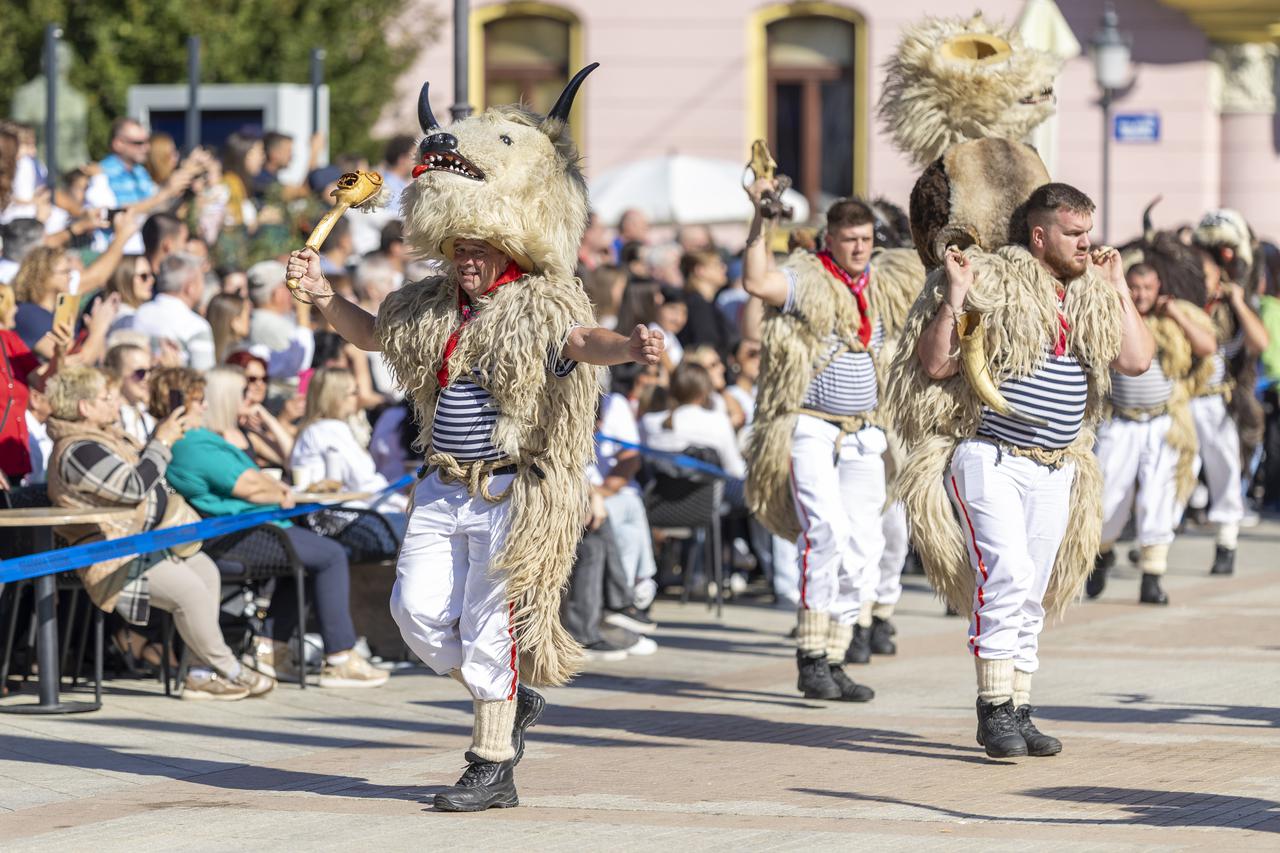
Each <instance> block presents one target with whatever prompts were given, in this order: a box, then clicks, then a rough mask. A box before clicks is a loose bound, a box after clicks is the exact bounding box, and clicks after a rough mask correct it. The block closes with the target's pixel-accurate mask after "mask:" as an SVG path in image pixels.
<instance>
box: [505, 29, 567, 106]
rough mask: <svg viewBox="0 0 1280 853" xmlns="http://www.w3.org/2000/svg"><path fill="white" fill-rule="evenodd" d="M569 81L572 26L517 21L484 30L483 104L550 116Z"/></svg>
mask: <svg viewBox="0 0 1280 853" xmlns="http://www.w3.org/2000/svg"><path fill="white" fill-rule="evenodd" d="M568 81H569V24H568V23H567V22H565V21H558V20H555V19H552V18H547V17H542V16H538V15H513V16H510V17H506V18H500V19H498V20H496V21H490V22H489V23H487V24H485V27H484V102H485V103H486V104H515V103H523V104H527V105H529V106H531V107H533V108H534V109H537V110H543V111H545V110H549V109H551V105H552V104H554V103H555V100H556V98H557V97H558V96H559V94H560V91H561V90H562V89H563V88H564V86H565V84H566V83H567V82H568Z"/></svg>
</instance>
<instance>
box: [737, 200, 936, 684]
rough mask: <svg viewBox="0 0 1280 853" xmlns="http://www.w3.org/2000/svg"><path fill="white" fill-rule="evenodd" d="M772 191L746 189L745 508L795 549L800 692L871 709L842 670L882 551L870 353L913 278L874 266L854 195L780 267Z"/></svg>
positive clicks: (869, 228) (863, 208)
mask: <svg viewBox="0 0 1280 853" xmlns="http://www.w3.org/2000/svg"><path fill="white" fill-rule="evenodd" d="M768 190H776V183H774V182H773V181H772V179H760V180H758V181H756V182H755V184H753V185H752V187H751V188H750V189H749V190H748V194H749V195H750V196H751V198H752V201H753V202H754V203H755V205H756V215H755V220H754V221H753V223H752V226H751V234H752V235H753V238H752V239H750V240H749V242H748V244H747V249H746V253H745V257H744V261H743V285H744V286H745V288H746V290H747V292H748V293H750V294H751V295H752V296H753V297H756V298H758V299H760V300H761V301H762V302H763V303H764V305H765V306H766V316H765V320H764V322H763V324H762V325H763V332H762V344H763V363H762V367H761V376H760V390H759V395H758V397H757V403H756V418H755V422H754V427H753V430H752V435H751V442H750V445H749V447H748V451H747V456H748V460H749V466H750V467H749V474H748V478H747V500H748V503H749V505H750V506H751V509H752V510H753V511H754V512H755V514H756V517H757V518H758V519H759V520H760V521H761V523H763V524H764V525H765V526H766V527H768V528H769V529H770V530H771V531H773V532H774V533H775V534H776V535H778V536H780V537H782V538H784V539H790V540H793V541H795V542H796V549H797V560H798V563H799V570H800V571H799V574H800V606H799V611H798V622H797V627H796V646H797V649H796V661H797V667H798V669H799V677H798V681H797V689H798V690H800V691H801V693H803V694H804V695H805V696H806V697H807V698H813V699H837V700H842V701H850V702H866V701H868V700H870V699H871V698H872V697H873V696H874V695H875V694H874V692H873V691H872V690H871V689H870V688H868V687H866V686H863V685H859V684H855V683H854V682H853V680H852V679H850V678H849V676H848V675H847V674H846V673H845V671H844V669H843V664H844V660H845V654H846V652H847V651H849V649H850V645H851V642H852V640H853V635H854V630H855V623H856V622H857V621H858V618H859V614H860V612H861V610H862V604H863V597H864V595H866V590H867V589H868V588H869V589H872V590H874V588H875V586H876V583H877V581H878V579H879V565H880V558H881V555H882V551H883V550H884V536H883V533H882V530H881V513H882V511H883V509H884V504H885V477H884V475H885V471H884V461H883V459H882V455H883V454H884V453H885V451H886V450H887V448H888V444H887V439H886V437H885V433H884V431H883V430H882V429H881V428H880V426H879V425H878V423H877V415H876V410H877V407H878V404H879V382H878V379H877V368H876V362H877V358H878V356H877V353H878V352H879V350H880V348H881V344H882V342H883V340H884V337H885V335H886V334H891V333H893V332H895V331H896V329H897V328H898V327H899V326H900V325H901V318H902V316H903V314H904V312H905V306H906V305H907V304H908V303H909V300H910V299H911V297H912V295H913V293H914V291H915V290H916V289H917V288H918V286H919V280H920V278H919V274H920V273H921V272H922V271H921V270H920V269H919V267H918V265H915V266H912V265H910V264H908V265H907V268H908V273H907V274H906V275H898V276H896V277H895V276H894V274H892V273H885V274H882V270H881V268H880V267H878V266H877V265H876V264H875V263H873V262H872V246H873V243H874V236H873V230H874V225H875V215H874V213H873V211H872V210H871V209H870V208H869V207H868V206H867V205H866V204H864V203H862V202H860V201H856V200H853V199H842V200H840V201H837V202H836V203H835V204H833V205H832V206H831V208H830V209H829V210H828V211H827V227H826V230H825V232H824V235H823V246H824V248H823V250H822V251H820V252H817V253H813V252H808V251H803V250H799V251H796V252H794V253H793V254H792V255H791V256H790V258H788V259H787V261H786V263H784V264H783V265H782V266H781V267H777V266H775V263H774V259H773V255H772V253H771V252H770V251H769V248H768V245H769V237H770V235H769V233H768V231H769V228H768V227H765V222H766V220H763V219H762V217H761V213H760V204H761V196H762V194H763V193H764V192H766V191H768ZM906 254H907V255H908V256H909V255H910V253H909V252H907V253H906ZM867 603H868V605H869V604H870V602H869V601H868V602H867ZM863 630H865V628H864V629H863Z"/></svg>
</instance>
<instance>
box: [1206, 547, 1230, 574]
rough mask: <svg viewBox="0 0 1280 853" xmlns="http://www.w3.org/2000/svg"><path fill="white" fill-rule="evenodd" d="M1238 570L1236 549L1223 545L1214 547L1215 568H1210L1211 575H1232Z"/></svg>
mask: <svg viewBox="0 0 1280 853" xmlns="http://www.w3.org/2000/svg"><path fill="white" fill-rule="evenodd" d="M1235 570H1236V549H1235V548H1226V547H1223V546H1222V545H1219V546H1218V547H1216V548H1214V549H1213V568H1211V569H1209V574H1211V575H1230V574H1234V573H1235Z"/></svg>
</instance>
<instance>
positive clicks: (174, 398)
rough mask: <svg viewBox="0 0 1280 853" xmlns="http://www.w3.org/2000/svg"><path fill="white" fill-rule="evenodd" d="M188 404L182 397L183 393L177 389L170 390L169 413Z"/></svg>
mask: <svg viewBox="0 0 1280 853" xmlns="http://www.w3.org/2000/svg"><path fill="white" fill-rule="evenodd" d="M186 402H187V400H186V398H185V397H184V396H182V392H181V391H179V390H178V389H177V388H170V389H169V411H171V412H172V411H173V410H174V409H176V408H178V407H179V406H182V405H185V404H186Z"/></svg>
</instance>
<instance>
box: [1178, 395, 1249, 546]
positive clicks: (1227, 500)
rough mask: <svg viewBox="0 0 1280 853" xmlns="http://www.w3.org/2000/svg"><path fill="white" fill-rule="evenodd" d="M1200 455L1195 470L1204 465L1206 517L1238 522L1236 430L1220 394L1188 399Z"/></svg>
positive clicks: (1241, 502) (1240, 507) (1240, 508)
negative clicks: (1206, 493) (1207, 488)
mask: <svg viewBox="0 0 1280 853" xmlns="http://www.w3.org/2000/svg"><path fill="white" fill-rule="evenodd" d="M1191 417H1192V418H1194V419H1195V422H1196V439H1197V440H1198V441H1199V442H1200V456H1199V457H1198V458H1197V459H1196V463H1197V469H1196V473H1197V474H1199V473H1200V467H1201V466H1203V468H1204V478H1205V480H1206V481H1207V482H1208V483H1209V520H1210V521H1212V522H1213V523H1215V524H1239V523H1240V519H1241V518H1243V517H1244V500H1243V498H1242V497H1241V495H1240V433H1239V431H1237V429H1236V422H1235V421H1234V420H1232V419H1231V414H1230V413H1229V412H1228V411H1227V401H1226V400H1224V399H1223V398H1222V395H1221V394H1215V395H1213V396H1212V397H1196V398H1195V399H1193V400H1192V401H1191Z"/></svg>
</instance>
